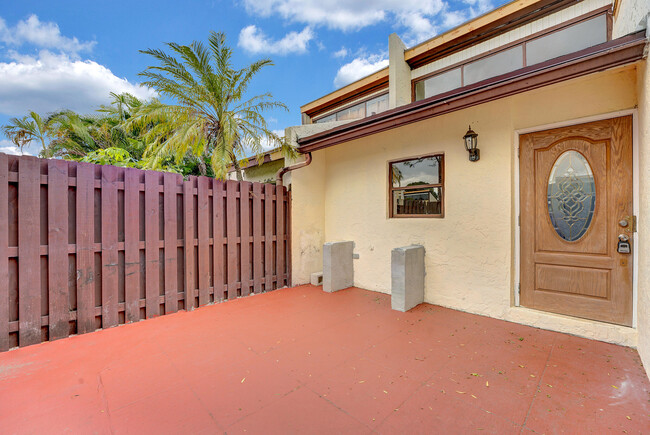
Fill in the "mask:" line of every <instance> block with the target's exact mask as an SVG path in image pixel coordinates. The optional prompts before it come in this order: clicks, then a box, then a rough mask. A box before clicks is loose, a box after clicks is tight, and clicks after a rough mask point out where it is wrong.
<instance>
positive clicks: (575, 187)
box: [547, 151, 596, 242]
mask: <svg viewBox="0 0 650 435" xmlns="http://www.w3.org/2000/svg"><path fill="white" fill-rule="evenodd" d="M547 201H548V214H549V216H550V218H551V224H552V225H553V228H554V229H555V231H556V232H557V234H558V235H559V236H560V237H562V238H563V239H564V240H566V241H568V242H574V241H576V240H578V239H579V238H580V237H582V236H583V235H584V234H585V233H586V232H587V230H588V229H589V225H590V224H591V221H592V219H593V217H594V210H595V208H596V184H595V182H594V174H593V173H592V171H591V167H590V166H589V162H587V159H585V158H584V156H583V155H582V154H580V153H579V152H577V151H565V152H564V153H562V154H561V155H560V157H558V158H557V160H556V161H555V164H554V165H553V168H552V169H551V176H550V177H549V179H548V192H547Z"/></svg>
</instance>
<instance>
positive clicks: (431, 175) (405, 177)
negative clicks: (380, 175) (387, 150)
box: [391, 156, 441, 187]
mask: <svg viewBox="0 0 650 435" xmlns="http://www.w3.org/2000/svg"><path fill="white" fill-rule="evenodd" d="M440 158H441V156H431V157H423V158H420V159H414V160H408V161H406V162H398V163H393V164H391V171H392V174H391V177H392V183H393V187H412V186H418V185H423V184H424V185H426V184H440Z"/></svg>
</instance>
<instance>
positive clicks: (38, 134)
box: [2, 112, 50, 152]
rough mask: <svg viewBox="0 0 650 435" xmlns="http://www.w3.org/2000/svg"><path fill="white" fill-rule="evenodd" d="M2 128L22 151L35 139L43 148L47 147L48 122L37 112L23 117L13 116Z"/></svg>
mask: <svg viewBox="0 0 650 435" xmlns="http://www.w3.org/2000/svg"><path fill="white" fill-rule="evenodd" d="M2 130H3V132H4V135H5V136H6V137H7V139H9V140H11V142H13V144H14V145H16V146H17V147H18V148H19V149H20V151H21V152H22V150H23V147H25V146H28V145H29V144H30V143H31V142H32V141H33V140H38V141H39V142H40V144H41V147H42V149H45V147H46V146H47V145H46V141H47V138H48V137H49V134H50V128H49V125H48V123H47V122H46V121H44V120H43V118H41V115H39V114H38V113H36V112H29V115H27V116H23V117H22V118H11V119H10V120H9V123H8V124H6V125H3V126H2Z"/></svg>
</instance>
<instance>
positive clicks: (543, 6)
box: [404, 0, 583, 69]
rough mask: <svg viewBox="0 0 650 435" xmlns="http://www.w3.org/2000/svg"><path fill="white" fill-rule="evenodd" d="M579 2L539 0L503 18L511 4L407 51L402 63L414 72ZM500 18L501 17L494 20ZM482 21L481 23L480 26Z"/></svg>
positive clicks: (513, 5)
mask: <svg viewBox="0 0 650 435" xmlns="http://www.w3.org/2000/svg"><path fill="white" fill-rule="evenodd" d="M581 1H583V0H541V1H536V2H532V3H531V4H530V5H528V6H525V7H523V8H520V9H515V10H513V11H512V12H510V13H506V15H503V13H504V12H505V11H504V10H505V8H508V7H511V8H516V7H517V6H518V5H517V4H515V2H511V3H509V4H506V5H504V6H502V7H501V8H499V9H496V10H494V11H492V12H489V13H487V14H485V15H483V16H481V17H477V18H475V19H474V20H472V21H470V22H468V23H465V24H463V25H461V26H459V27H457V28H455V29H452V30H450V31H448V32H446V33H443V34H442V35H440V36H438V37H436V38H433V39H431V40H429V41H425V42H423V43H421V44H419V45H416V46H415V47H412V48H410V49H408V50H406V51H405V52H404V60H405V61H406V62H407V63H408V64H409V66H410V67H411V69H415V68H418V67H421V66H423V65H426V64H428V63H431V62H433V61H435V60H437V59H440V58H442V57H445V56H449V55H450V54H452V53H455V52H457V51H460V50H464V49H465V48H467V47H469V46H470V45H475V44H478V43H480V42H482V41H485V40H486V39H490V38H494V37H495V36H498V35H501V34H503V33H505V32H508V31H510V30H512V29H513V28H515V27H520V26H523V25H525V24H527V23H529V22H531V21H534V20H538V19H539V18H541V17H543V16H546V15H549V14H552V13H554V12H558V11H560V10H562V9H564V8H567V7H569V6H573V5H574V4H577V3H579V2H581ZM519 3H521V2H519ZM499 15H502V16H501V17H500V18H497V17H499ZM481 21H483V22H484V23H482V24H481V23H480V22H481ZM477 24H478V26H477Z"/></svg>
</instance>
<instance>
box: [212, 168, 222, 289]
mask: <svg viewBox="0 0 650 435" xmlns="http://www.w3.org/2000/svg"><path fill="white" fill-rule="evenodd" d="M223 188H224V183H223V181H219V180H212V214H213V217H212V219H213V220H212V228H213V230H212V238H213V244H214V247H213V256H212V259H213V265H212V268H213V270H214V277H213V285H214V301H215V302H220V301H222V300H223V298H224V276H223V270H224V267H223V261H224V258H223V239H224V237H225V234H224V231H223V228H224V208H223V198H224V190H223Z"/></svg>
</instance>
